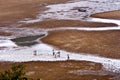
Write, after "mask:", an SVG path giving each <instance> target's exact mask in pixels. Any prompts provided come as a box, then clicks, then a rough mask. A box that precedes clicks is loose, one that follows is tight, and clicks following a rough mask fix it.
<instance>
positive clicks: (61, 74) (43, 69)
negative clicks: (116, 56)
mask: <svg viewBox="0 0 120 80" xmlns="http://www.w3.org/2000/svg"><path fill="white" fill-rule="evenodd" d="M12 64H13V63H6V62H3V63H0V71H4V70H6V69H8V68H10V66H11V65H12ZM21 64H24V65H25V66H26V72H27V76H28V77H30V78H33V79H34V80H36V79H37V78H42V80H93V79H97V80H108V78H110V77H112V76H110V75H103V76H100V75H98V76H97V75H76V74H72V73H69V71H74V70H92V71H98V70H102V65H101V64H99V63H93V62H88V61H56V62H26V63H21ZM30 73H31V74H30Z"/></svg>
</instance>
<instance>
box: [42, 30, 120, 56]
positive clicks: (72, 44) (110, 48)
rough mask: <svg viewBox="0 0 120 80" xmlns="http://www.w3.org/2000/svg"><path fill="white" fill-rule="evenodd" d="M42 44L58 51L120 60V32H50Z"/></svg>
mask: <svg viewBox="0 0 120 80" xmlns="http://www.w3.org/2000/svg"><path fill="white" fill-rule="evenodd" d="M42 41H43V42H45V43H48V44H50V45H54V46H56V47H58V48H60V49H64V50H67V51H73V52H78V53H85V54H94V55H98V56H104V57H109V58H120V54H119V53H120V31H119V30H118V31H77V30H64V31H52V32H49V35H48V36H46V37H45V38H43V39H42Z"/></svg>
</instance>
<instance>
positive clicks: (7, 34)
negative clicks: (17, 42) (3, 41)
mask: <svg viewBox="0 0 120 80" xmlns="http://www.w3.org/2000/svg"><path fill="white" fill-rule="evenodd" d="M11 35H12V33H10V32H0V36H11Z"/></svg>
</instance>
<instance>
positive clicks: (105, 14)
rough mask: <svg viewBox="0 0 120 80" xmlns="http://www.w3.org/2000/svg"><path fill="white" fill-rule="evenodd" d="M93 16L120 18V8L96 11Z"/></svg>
mask: <svg viewBox="0 0 120 80" xmlns="http://www.w3.org/2000/svg"><path fill="white" fill-rule="evenodd" d="M91 17H96V18H105V19H118V20H120V10H116V11H108V12H102V13H96V14H92V15H91Z"/></svg>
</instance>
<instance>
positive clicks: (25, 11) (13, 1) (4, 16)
mask: <svg viewBox="0 0 120 80" xmlns="http://www.w3.org/2000/svg"><path fill="white" fill-rule="evenodd" d="M67 1H68V0H20V1H19V0H0V24H2V25H5V24H8V25H9V24H11V23H14V24H15V22H16V21H19V20H22V19H25V18H35V17H36V15H37V14H38V13H40V11H44V10H45V8H44V7H45V6H46V5H48V4H55V3H64V2H67ZM0 26H1V25H0Z"/></svg>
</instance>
